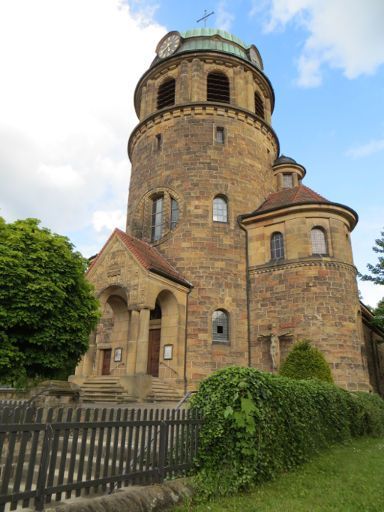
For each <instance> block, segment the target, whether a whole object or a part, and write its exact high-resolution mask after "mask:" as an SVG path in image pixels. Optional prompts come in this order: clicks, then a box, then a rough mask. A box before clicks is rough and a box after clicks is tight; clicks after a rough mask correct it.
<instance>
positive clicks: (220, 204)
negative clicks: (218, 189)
mask: <svg viewBox="0 0 384 512" xmlns="http://www.w3.org/2000/svg"><path fill="white" fill-rule="evenodd" d="M212 220H213V222H228V202H227V198H226V197H224V196H216V197H215V198H214V200H213V210H212Z"/></svg>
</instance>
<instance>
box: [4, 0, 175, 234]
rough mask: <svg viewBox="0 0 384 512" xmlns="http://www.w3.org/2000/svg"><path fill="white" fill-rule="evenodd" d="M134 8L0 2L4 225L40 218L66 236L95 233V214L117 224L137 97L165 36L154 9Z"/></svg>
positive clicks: (72, 0) (115, 0) (87, 0)
mask: <svg viewBox="0 0 384 512" xmlns="http://www.w3.org/2000/svg"><path fill="white" fill-rule="evenodd" d="M144 5H146V7H144ZM135 8H136V11H135V12H133V11H132V9H131V8H130V4H129V3H127V2H125V3H123V1H122V0H81V1H80V2H79V1H78V0H34V1H33V2H31V1H30V0H19V1H18V2H15V1H14V0H2V1H1V2H0V69H1V74H2V79H1V82H0V112H1V116H0V139H1V141H2V143H1V145H0V182H1V187H0V205H1V210H0V215H2V216H4V217H5V218H6V219H7V220H9V221H12V220H14V219H16V218H24V217H27V216H28V217H37V218H40V219H42V223H43V225H46V226H48V227H50V228H51V229H53V230H54V231H58V232H62V233H72V232H75V231H79V232H80V231H81V230H84V229H86V228H87V227H88V228H89V229H91V230H92V229H93V228H94V227H95V226H94V224H93V223H92V219H93V213H94V212H100V211H102V212H103V214H104V217H105V221H103V222H104V224H103V222H101V220H99V223H98V224H97V226H101V227H100V229H107V228H108V229H109V230H110V228H111V227H114V226H111V222H112V221H113V220H115V221H116V223H120V221H121V215H124V214H123V212H124V211H125V208H126V201H127V194H128V180H129V168H130V165H129V160H128V157H127V153H126V146H127V139H128V136H129V133H130V131H131V130H132V128H133V126H134V125H135V124H136V123H137V118H136V114H135V113H134V110H133V105H132V97H133V91H134V88H135V85H136V82H137V81H138V79H139V77H140V76H141V74H142V73H143V72H144V71H145V70H146V69H147V68H148V66H149V64H150V63H151V61H152V59H153V58H154V55H155V54H154V49H155V47H156V44H157V42H158V40H159V39H160V38H161V37H162V36H163V35H164V33H165V32H166V29H165V28H164V27H161V26H160V25H158V24H157V23H155V22H154V21H153V18H152V16H153V12H154V10H153V6H151V4H136V5H135ZM5 49H6V51H5ZM117 211H121V212H122V213H121V215H120V216H119V215H116V212H117ZM107 218H109V219H110V220H109V221H108V222H107V220H106V219H107ZM120 225H121V224H120ZM94 233H95V232H94Z"/></svg>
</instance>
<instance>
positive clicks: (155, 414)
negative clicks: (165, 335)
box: [0, 407, 202, 512]
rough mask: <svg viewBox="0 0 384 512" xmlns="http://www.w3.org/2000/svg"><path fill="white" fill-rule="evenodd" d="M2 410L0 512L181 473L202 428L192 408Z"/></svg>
mask: <svg viewBox="0 0 384 512" xmlns="http://www.w3.org/2000/svg"><path fill="white" fill-rule="evenodd" d="M11 411H12V412H11ZM2 412H3V416H4V415H8V416H7V422H4V423H2V424H0V512H5V511H6V509H7V510H16V508H18V507H19V508H21V507H30V506H31V505H32V504H34V506H35V509H36V510H37V511H42V510H44V506H45V504H46V503H49V502H51V501H52V500H55V501H60V500H62V499H63V498H71V497H73V495H75V496H80V495H87V494H90V493H91V492H92V493H100V492H104V493H106V492H109V493H110V492H112V491H113V490H114V489H115V488H119V487H121V486H123V485H130V484H150V483H155V482H162V481H163V480H164V479H165V478H169V477H176V476H181V475H184V474H186V472H187V471H189V470H190V469H191V468H192V467H193V464H194V459H195V457H196V454H197V449H198V438H199V430H200V427H201V424H202V418H201V416H200V415H199V414H198V413H196V412H194V411H189V410H171V409H149V410H148V409H137V410H136V409H75V410H74V409H71V408H69V409H53V408H51V409H43V408H40V409H36V408H34V407H27V408H25V407H17V408H8V410H6V408H3V411H2ZM10 416H12V418H13V420H12V421H9V418H10Z"/></svg>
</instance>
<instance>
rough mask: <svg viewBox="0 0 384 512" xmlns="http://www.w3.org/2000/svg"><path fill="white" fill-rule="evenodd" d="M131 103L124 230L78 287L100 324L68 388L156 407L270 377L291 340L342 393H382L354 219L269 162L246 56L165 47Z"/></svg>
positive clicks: (208, 38) (290, 165)
mask: <svg viewBox="0 0 384 512" xmlns="http://www.w3.org/2000/svg"><path fill="white" fill-rule="evenodd" d="M134 103H135V109H136V113H137V116H138V118H139V123H138V125H137V126H136V128H135V129H134V130H133V132H132V134H131V136H130V138H129V141H128V155H129V158H130V161H131V163H132V171H131V180H130V186H129V198H128V212H127V224H126V230H125V231H122V230H120V229H115V231H114V232H113V233H112V234H111V236H110V238H109V239H108V241H107V242H106V243H105V245H104V247H103V248H102V249H101V251H100V252H99V254H98V255H97V256H96V257H95V258H94V259H93V261H92V262H91V264H90V267H89V270H88V274H87V276H88V279H89V281H90V282H91V283H93V285H94V287H95V292H96V294H97V297H98V298H99V300H100V303H101V309H102V317H101V320H100V322H99V325H98V327H97V329H96V331H95V332H94V333H93V334H92V336H91V339H90V347H89V351H88V352H87V354H86V355H85V356H84V357H83V359H82V361H81V362H80V363H79V365H78V367H77V369H76V375H75V376H73V377H72V378H71V379H72V380H73V381H74V382H76V383H78V384H79V385H81V386H82V388H83V392H84V396H85V397H88V398H89V399H91V397H94V398H95V397H96V398H99V399H100V400H101V399H104V400H105V399H108V397H109V399H111V400H115V399H116V400H122V401H124V400H144V399H147V400H166V399H172V398H176V397H181V396H183V394H184V393H185V392H186V391H189V390H193V389H196V387H197V385H198V383H199V382H200V381H201V380H202V379H204V378H205V377H206V376H208V375H209V374H210V373H212V372H213V371H215V370H216V369H218V368H222V367H224V366H228V365H241V366H251V367H255V368H258V369H260V370H263V371H268V372H278V369H279V366H280V364H281V362H282V361H283V360H284V358H285V357H286V355H287V353H288V352H289V350H290V349H291V347H292V344H293V343H294V342H295V341H297V340H301V339H309V340H311V341H312V343H313V345H314V346H316V347H317V348H318V349H319V350H320V351H321V352H322V353H323V354H324V356H325V358H326V360H327V362H328V363H329V365H330V368H331V371H332V374H333V378H334V381H335V383H336V384H337V385H339V386H341V387H343V388H345V389H349V390H365V391H369V390H374V391H377V392H381V393H384V350H383V349H384V344H381V343H383V342H384V333H383V332H381V331H380V330H379V329H374V328H372V327H371V324H370V321H371V317H372V315H371V313H370V311H369V310H368V309H367V308H365V307H364V306H362V304H361V303H360V301H359V297H358V290H357V284H356V268H355V266H354V263H353V257H352V248H351V239H350V233H351V231H352V230H353V229H354V227H355V225H356V223H357V220H358V217H357V214H356V212H355V211H354V210H353V209H351V208H350V207H348V206H345V205H343V204H339V203H335V202H333V201H332V200H329V199H326V198H325V197H323V196H321V195H320V194H318V193H317V192H315V191H313V190H311V189H310V188H308V187H306V186H305V185H304V184H303V179H304V177H305V175H306V169H305V167H304V166H303V165H301V164H300V163H298V162H296V161H295V160H294V159H293V158H290V157H287V156H284V155H281V154H280V149H279V139H278V137H277V135H276V133H275V132H274V130H273V128H272V113H273V109H274V105H275V95H274V91H273V88H272V85H271V82H270V81H269V79H268V77H267V76H266V74H265V73H264V71H263V61H262V58H261V56H260V53H259V51H258V49H257V48H256V46H254V45H247V44H245V43H244V42H243V41H241V40H240V39H239V38H237V37H236V36H234V35H231V34H229V33H227V32H225V31H223V30H216V29H209V28H203V29H196V30H190V31H187V32H177V31H173V32H169V33H168V34H166V35H165V36H164V37H163V38H162V39H161V41H160V42H159V43H158V45H157V48H156V57H155V59H154V60H153V62H152V64H151V65H150V67H149V69H148V70H147V71H146V72H145V73H144V75H143V76H142V77H141V78H140V80H139V82H138V84H137V87H136V90H135V95H134ZM297 135H298V136H300V134H297Z"/></svg>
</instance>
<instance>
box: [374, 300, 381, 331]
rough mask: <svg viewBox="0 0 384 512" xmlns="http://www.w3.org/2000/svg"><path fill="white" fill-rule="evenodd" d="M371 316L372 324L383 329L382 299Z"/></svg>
mask: <svg viewBox="0 0 384 512" xmlns="http://www.w3.org/2000/svg"><path fill="white" fill-rule="evenodd" d="M373 314H374V315H375V316H374V317H373V320H372V323H373V324H374V325H377V326H378V327H380V328H381V329H384V299H381V301H380V302H379V303H378V305H377V307H376V308H375V309H374V310H373Z"/></svg>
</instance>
